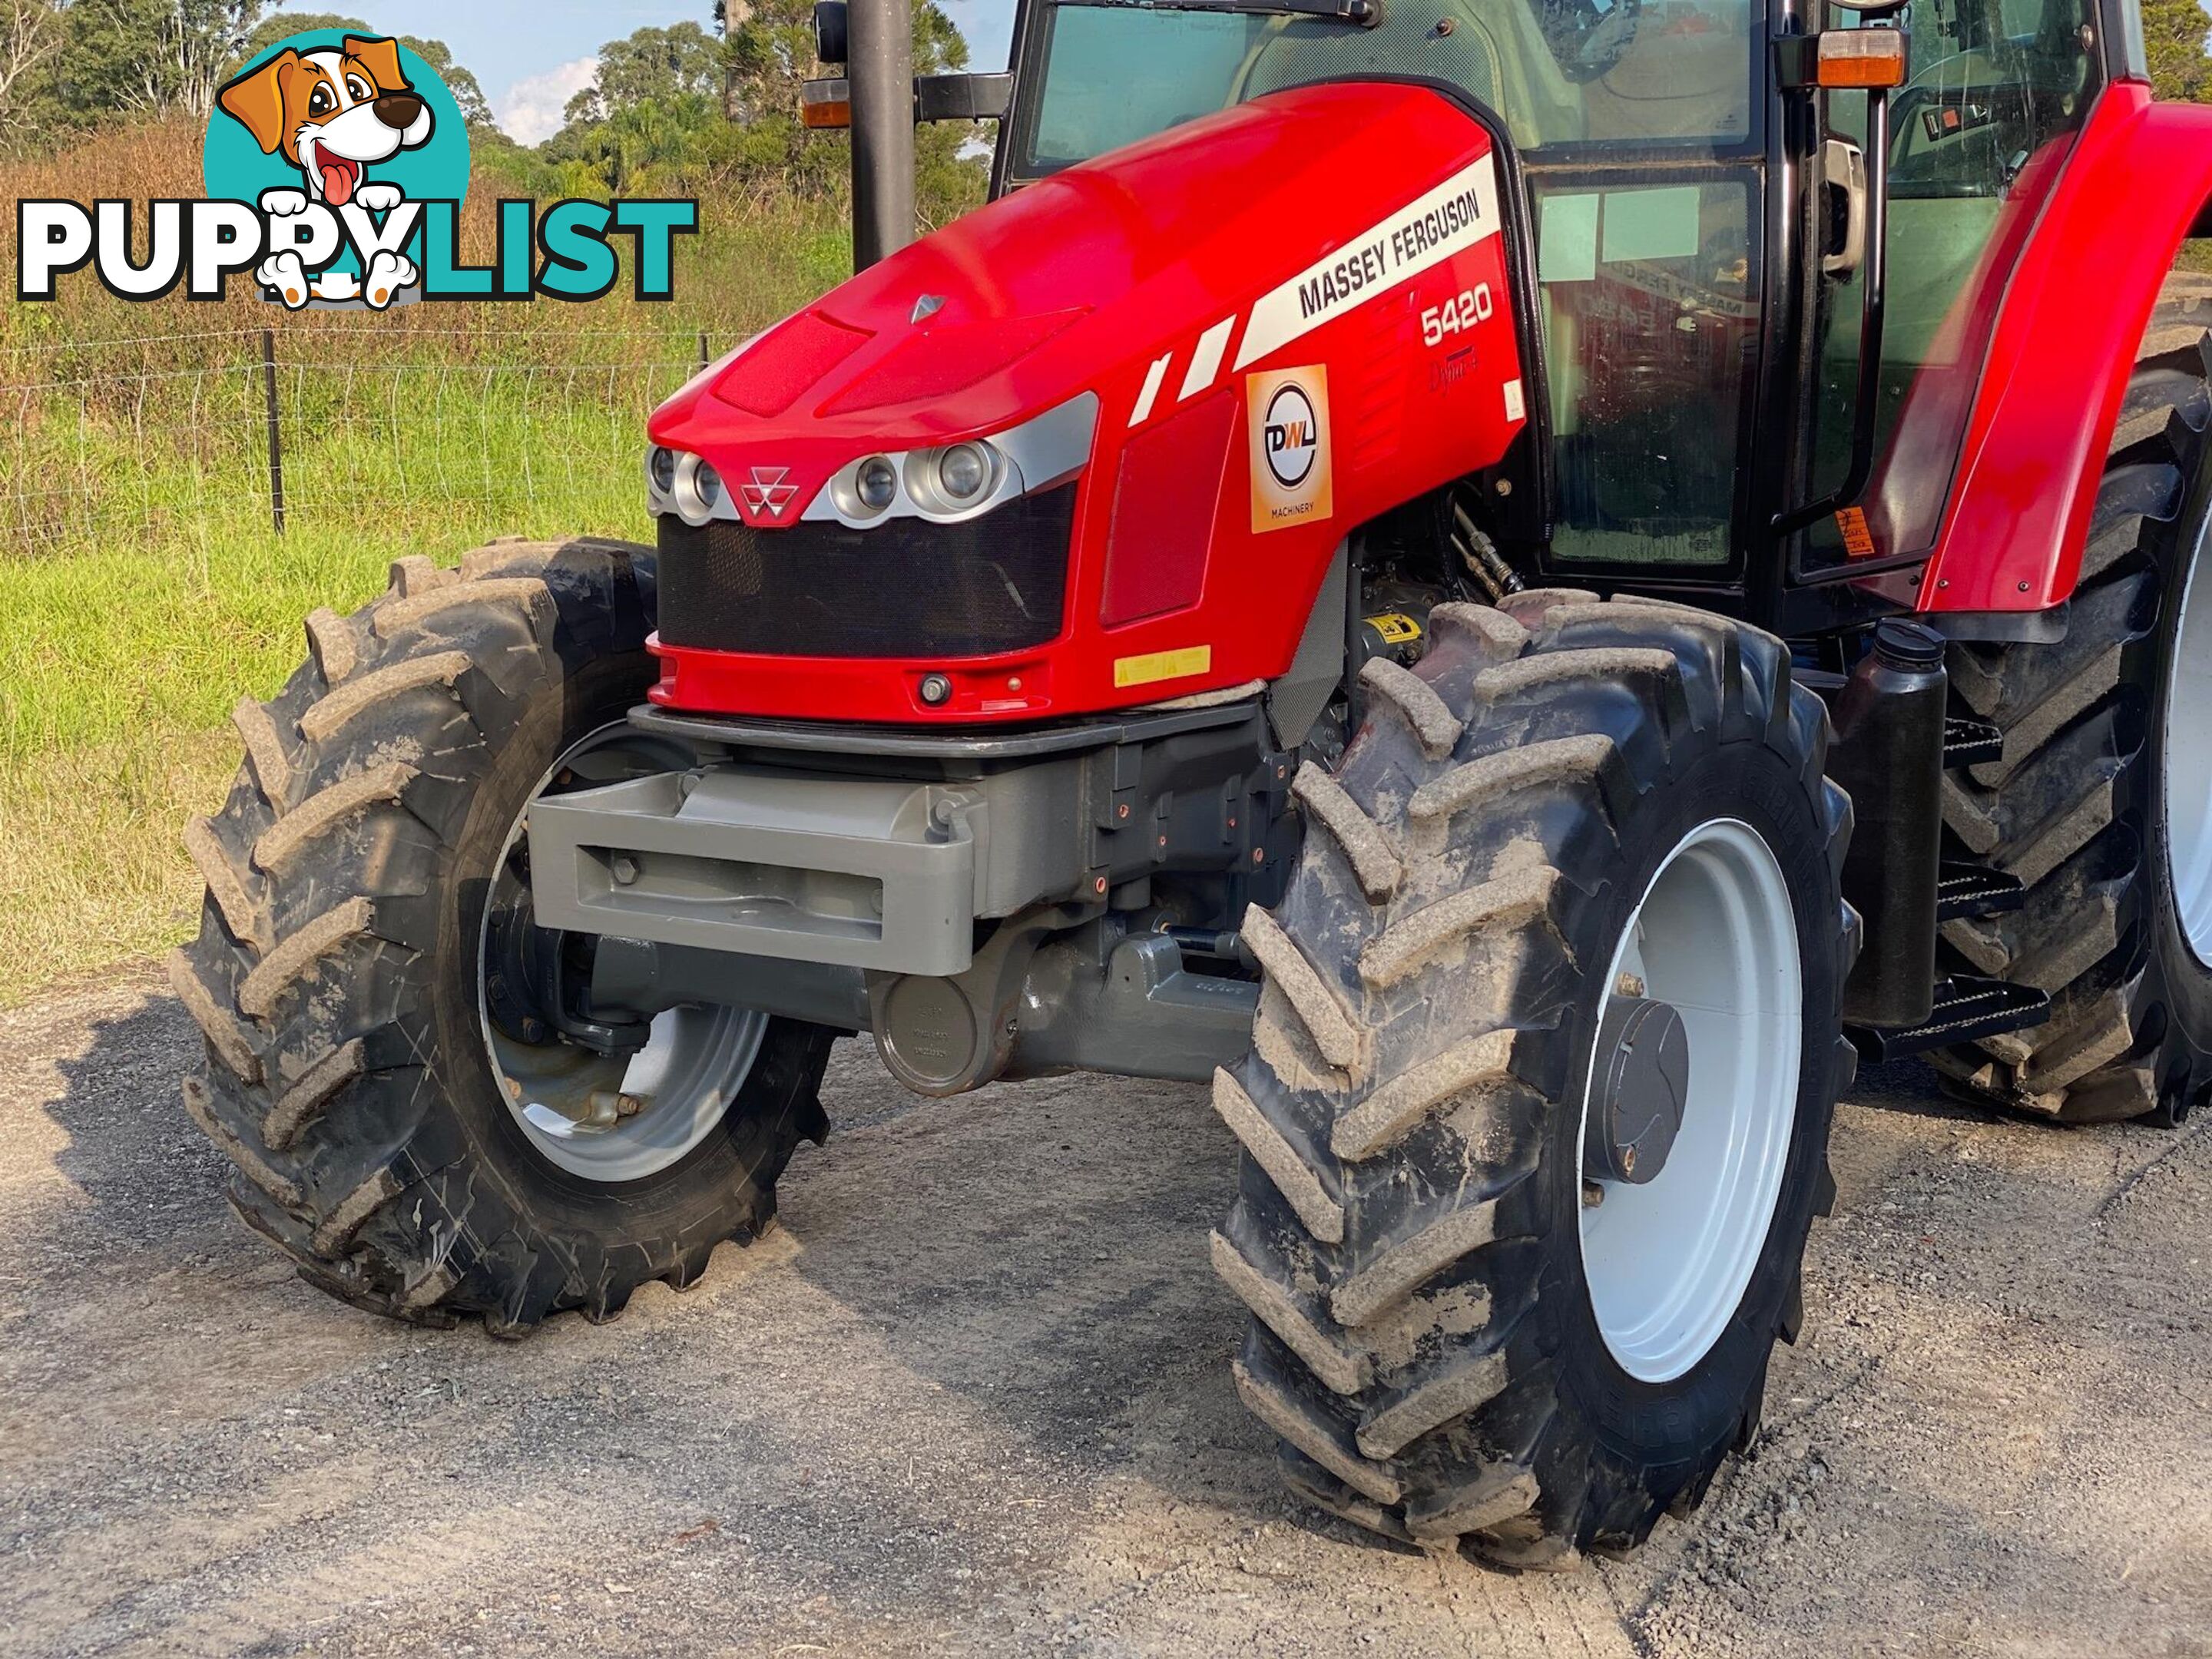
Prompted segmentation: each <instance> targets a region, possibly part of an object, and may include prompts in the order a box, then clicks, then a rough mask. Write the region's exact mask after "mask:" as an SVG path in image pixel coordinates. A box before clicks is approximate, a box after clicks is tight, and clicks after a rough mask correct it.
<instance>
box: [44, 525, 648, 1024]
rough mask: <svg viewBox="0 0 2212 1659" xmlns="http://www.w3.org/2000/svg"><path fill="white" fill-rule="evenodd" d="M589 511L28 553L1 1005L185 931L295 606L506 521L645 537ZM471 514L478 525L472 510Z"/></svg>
mask: <svg viewBox="0 0 2212 1659" xmlns="http://www.w3.org/2000/svg"><path fill="white" fill-rule="evenodd" d="M637 518H638V514H637V513H636V512H635V510H633V511H631V512H629V513H617V512H612V511H608V512H597V511H594V510H592V509H590V508H588V507H586V508H584V509H582V510H578V511H572V512H563V511H560V510H556V509H544V510H541V511H540V512H538V513H536V514H534V515H519V516H516V517H513V518H503V519H495V518H493V517H490V516H489V515H483V516H481V517H478V516H477V515H472V514H456V515H455V516H454V518H453V520H451V521H449V522H448V524H447V526H445V527H444V528H442V529H441V530H440V531H438V532H428V531H422V530H416V531H410V532H404V533H398V534H392V533H384V534H374V535H362V534H359V533H356V532H351V531H347V530H334V529H331V528H330V527H327V526H312V527H303V528H301V529H299V530H296V531H295V533H293V534H291V535H289V536H287V537H285V538H283V539H281V540H280V539H279V538H276V536H274V535H273V534H271V533H270V532H268V531H266V530H265V529H264V530H263V531H261V532H259V533H258V534H252V533H247V534H237V535H226V536H218V537H213V538H210V544H209V545H208V546H207V547H206V548H205V549H204V550H202V551H200V552H198V553H197V554H193V555H187V556H177V555H176V554H173V553H172V552H169V551H167V550H125V549H118V550H109V551H105V552H97V553H83V554H75V555H67V556H54V557H49V558H44V559H34V560H27V561H24V562H20V563H17V564H15V565H14V566H13V567H12V568H10V569H9V572H8V580H6V581H5V582H4V583H0V939H10V940H16V941H21V942H23V943H24V944H25V945H27V946H28V948H27V949H20V950H19V951H17V953H16V954H15V965H14V966H13V967H12V969H9V970H8V971H5V972H0V1005H5V1004H8V1003H11V1002H15V1001H20V1000H22V999H24V998H25V997H27V996H29V995H31V994H33V993H35V992H36V991H38V990H40V989H41V988H43V987H46V986H48V985H51V984H52V983H54V982H56V981H65V980H69V979H72V978H76V977H81V976H82V975H86V974H88V973H89V972H91V971H92V970H94V969H98V968H100V967H102V966H104V965H106V964H108V963H114V962H117V961H118V960H121V959H125V958H128V957H139V956H146V955H150V954H152V953H155V952H157V951H161V950H162V949H164V948H165V947H166V946H167V945H171V944H173V943H175V942H176V941H177V940H179V939H182V938H184V937H185V935H186V934H187V933H190V931H191V929H192V927H194V926H196V925H197V917H198V914H199V879H198V877H197V873H196V872H194V871H193V869H192V867H191V864H190V862H189V861H188V860H186V859H185V857H184V854H183V853H182V851H181V849H180V848H179V842H178V837H179V833H180V832H181V829H182V828H183V824H184V822H185V818H187V817H190V816H191V814H192V813H194V812H200V811H214V810H215V809H216V807H217V806H219V805H221V803H222V797H223V795H224V793H226V791H227V790H228V787H229V781H230V778H231V775H232V774H233V772H234V770H235V769H236V767H237V765H238V757H239V750H238V744H237V741H236V739H235V738H234V736H233V735H232V733H231V730H230V727H229V720H228V717H229V713H230V709H231V708H232V706H233V705H234V703H235V702H237V700H238V698H239V696H240V694H241V693H244V694H248V695H251V696H256V697H264V698H265V697H268V696H271V695H273V694H274V693H275V692H276V690H277V688H278V687H279V686H281V685H282V684H283V682H284V680H285V678H287V677H288V676H289V674H290V673H291V672H292V671H293V670H294V669H295V667H296V666H297V665H299V663H300V661H301V658H302V656H303V654H304V649H305V647H304V641H303V636H302V635H301V618H302V617H305V616H306V615H307V612H308V611H312V610H313V609H314V608H315V607H316V606H317V605H331V606H333V607H334V608H336V609H338V610H340V611H345V610H350V609H352V608H353V607H355V606H356V605H361V604H362V603H365V602H366V601H367V600H368V599H372V598H374V596H375V595H376V594H377V593H378V592H381V591H382V589H383V587H384V585H385V580H386V570H387V568H388V567H389V566H390V564H391V562H392V560H393V559H394V558H397V557H399V556H403V555H405V554H408V553H415V552H423V553H428V554H430V555H431V556H433V557H435V558H437V559H439V560H440V561H441V562H447V563H450V562H453V561H454V560H455V559H457V558H458V557H459V555H460V554H461V553H462V552H464V551H465V550H467V549H468V548H469V547H471V546H473V545H476V544H479V543H481V542H483V541H485V540H488V539H489V538H490V537H491V535H492V534H493V533H495V532H494V530H493V528H492V526H494V525H497V526H498V527H499V529H501V530H513V531H517V532H524V533H530V534H548V535H550V534H558V533H562V532H568V531H583V530H590V531H597V532H617V533H622V532H627V533H629V534H632V535H635V534H637V533H639V530H640V526H639V524H638V522H637ZM471 520H473V521H471Z"/></svg>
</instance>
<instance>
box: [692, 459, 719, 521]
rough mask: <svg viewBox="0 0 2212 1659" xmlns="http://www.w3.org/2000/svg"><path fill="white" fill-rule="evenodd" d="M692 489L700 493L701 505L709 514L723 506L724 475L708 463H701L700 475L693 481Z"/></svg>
mask: <svg viewBox="0 0 2212 1659" xmlns="http://www.w3.org/2000/svg"><path fill="white" fill-rule="evenodd" d="M691 487H692V488H693V489H696V490H697V491H698V492H699V501H700V504H701V505H702V507H705V508H706V509H707V510H708V512H709V513H712V512H713V511H714V509H715V507H718V506H720V504H721V500H722V475H721V474H720V473H719V472H717V471H714V468H713V467H711V466H709V465H707V463H706V462H704V461H702V462H700V463H699V473H698V476H697V477H696V478H694V479H693V480H692V486H691Z"/></svg>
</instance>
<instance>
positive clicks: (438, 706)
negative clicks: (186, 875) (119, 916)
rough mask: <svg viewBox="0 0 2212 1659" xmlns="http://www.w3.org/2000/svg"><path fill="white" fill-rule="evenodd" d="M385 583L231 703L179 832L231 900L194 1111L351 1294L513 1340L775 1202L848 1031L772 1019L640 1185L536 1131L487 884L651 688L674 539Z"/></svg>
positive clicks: (244, 1212)
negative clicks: (660, 553) (489, 937)
mask: <svg viewBox="0 0 2212 1659" xmlns="http://www.w3.org/2000/svg"><path fill="white" fill-rule="evenodd" d="M393 575H394V580H393V585H392V590H391V592H388V593H387V594H386V596H385V597H384V598H383V599H380V600H379V601H378V602H377V603H376V604H374V605H371V606H369V607H368V609H367V610H365V611H362V613H361V614H359V615H358V616H356V617H350V618H345V617H336V616H333V615H332V614H331V613H330V612H328V611H318V612H317V613H316V614H315V616H313V617H311V618H310V619H309V620H308V623H307V633H308V640H309V642H310V645H311V646H312V647H313V661H311V662H310V663H308V664H307V665H306V666H304V667H302V668H301V670H300V671H299V672H297V673H296V674H295V675H294V676H293V678H292V679H291V682H290V684H288V685H287V686H286V687H285V689H284V690H283V693H281V694H280V695H279V696H278V697H277V698H276V701H275V702H272V703H270V704H267V705H263V704H259V703H256V702H252V700H250V699H248V700H246V701H245V702H241V703H240V705H239V708H238V712H237V714H236V716H235V719H236V722H237V725H238V727H239V730H240V734H241V736H242V737H243V738H244V739H245V742H246V765H245V767H244V768H243V769H242V770H241V771H240V775H239V777H238V781H236V783H235V784H234V786H233V787H232V790H231V793H230V798H229V800H228V803H227V804H226V805H225V806H224V808H223V810H222V812H221V813H219V814H218V815H216V817H214V818H213V819H205V818H202V819H197V820H195V821H194V823H192V824H191V828H190V829H189V830H188V832H187V835H186V837H185V842H186V846H187V848H189V849H190V851H191V854H192V856H193V858H194V859H195V860H196V861H197V863H198V865H199V866H200V869H201V871H202V872H203V873H204V875H205V877H206V878H207V881H208V888H209V891H208V897H207V900H206V902H205V905H204V910H203V915H202V921H201V927H200V933H199V937H198V939H197V940H196V941H195V942H194V943H192V944H191V945H187V946H186V947H185V948H184V949H183V950H181V951H179V952H177V954H176V955H175V957H173V958H172V961H171V978H172V982H173V985H174V986H175V987H176V990H177V992H178V994H179V997H180V998H181V999H182V1000H183V1001H184V1003H185V1006H186V1007H187V1008H188V1009H189V1010H190V1011H191V1013H192V1015H193V1017H194V1018H195V1019H197V1021H198V1022H199V1024H200V1025H201V1027H202V1028H203V1030H204V1032H205V1034H206V1036H207V1048H208V1062H207V1066H206V1067H205V1069H204V1071H203V1072H201V1073H198V1074H197V1075H194V1076H192V1077H190V1078H188V1079H186V1080H185V1106H186V1108H187V1109H188V1110H189V1111H190V1112H191V1115H192V1117H193V1118H194V1119H195V1121H197V1122H198V1123H199V1125H200V1127H202V1128H203V1129H204V1130H205V1131H206V1132H207V1133H208V1134H209V1136H210V1138H211V1139H213V1140H214V1141H215V1143H216V1146H219V1147H220V1148H221V1149H222V1151H223V1152H226V1153H228V1155H229V1157H230V1158H231V1159H232V1161H233V1162H234V1164H237V1166H238V1173H237V1175H236V1176H234V1179H233V1181H232V1182H231V1200H232V1202H233V1204H234V1206H235V1207H236V1208H237V1210H238V1212H239V1213H240V1216H242V1217H243V1218H245V1220H246V1223H247V1224H248V1225H250V1226H252V1227H253V1228H254V1229H256V1230H257V1231H260V1232H262V1233H264V1234H265V1235H266V1236H267V1237H270V1239H272V1240H274V1241H275V1242H276V1244H277V1245H278V1246H279V1247H280V1248H281V1249H283V1250H284V1251H285V1252H286V1253H287V1254H288V1255H290V1256H291V1257H292V1258H293V1260H294V1261H296V1262H297V1263H298V1264H299V1267H300V1272H301V1275H302V1276H303V1277H305V1278H306V1279H308V1280H309V1281H310V1282H312V1283H313V1284H315V1285H319V1286H320V1287H322V1288H323V1289H325V1290H326V1291H330V1292H331V1294H333V1295H336V1296H338V1297H343V1299H345V1300H346V1301H348V1302H350V1303H353V1304H356V1305H357V1306H360V1307H363V1308H368V1309H371V1310H374V1311H376V1312H379V1313H383V1314H387V1315H391V1316H394V1317H398V1318H402V1319H407V1320H411V1321H415V1322H421V1323H432V1324H450V1323H452V1322H453V1321H454V1320H455V1319H456V1318H458V1317H459V1316H480V1317H481V1318H482V1319H483V1321H484V1323H485V1325H486V1327H487V1328H489V1329H490V1330H492V1331H494V1332H495V1333H497V1334H520V1332H522V1331H525V1330H526V1329H528V1328H530V1327H532V1326H533V1325H535V1324H536V1323H537V1322H538V1321H540V1320H542V1319H544V1317H546V1316H548V1315H550V1314H552V1313H555V1312H557V1311H560V1310H564V1309H576V1310H581V1311H582V1312H583V1313H585V1314H586V1316H589V1317H591V1318H593V1319H605V1318H610V1317H612V1316H614V1315H616V1314H617V1313H619V1312H620V1311H621V1310H622V1308H623V1304H625V1303H626V1302H628V1300H629V1297H630V1294H631V1292H632V1291H635V1289H636V1288H637V1286H638V1285H641V1284H643V1283H644V1282H646V1281H647V1280H648V1279H665V1280H666V1281H668V1282H669V1283H671V1284H672V1285H676V1286H678V1288H682V1287H684V1286H685V1285H690V1283H692V1282H693V1281H694V1280H696V1279H697V1278H698V1277H699V1275H700V1273H702V1272H703V1271H704V1270H705V1267H706V1265H707V1259H708V1255H709V1254H710V1253H711V1252H712V1251H713V1249H714V1246H715V1245H716V1244H718V1243H720V1242H722V1241H723V1240H724V1239H728V1238H738V1239H749V1238H750V1237H753V1236H754V1235H756V1234H757V1233H758V1232H759V1231H760V1230H761V1229H762V1228H763V1227H764V1226H766V1225H768V1223H769V1219H770V1218H772V1217H773V1215H774V1213H775V1181H776V1178H777V1176H779V1175H780V1174H781V1172H782V1170H783V1167H784V1164H785V1163H786V1162H787V1159H788V1158H790V1156H791V1152H792V1150H793V1146H794V1145H795V1143H796V1142H797V1140H798V1139H799V1138H800V1137H801V1136H802V1135H805V1136H811V1137H812V1138H814V1139H817V1140H818V1139H820V1138H821V1137H822V1135H823V1133H826V1131H827V1127H828V1126H827V1121H826V1120H825V1119H824V1117H823V1114H822V1109H821V1106H820V1104H819V1103H818V1101H817V1097H816V1088H817V1085H818V1084H819V1082H820V1079H821V1076H822V1070H823V1063H824V1061H825V1060H826V1057H827V1053H828V1048H829V1033H828V1032H826V1031H823V1030H819V1029H817V1028H815V1027H811V1026H805V1025H800V1024H793V1023H792V1022H789V1021H781V1020H779V1021H770V1022H769V1024H768V1029H767V1030H766V1033H765V1035H764V1036H763V1037H762V1038H761V1041H760V1046H759V1048H758V1050H757V1054H755V1055H754V1058H753V1060H752V1064H751V1066H750V1071H749V1072H748V1073H746V1074H745V1076H744V1079H743V1082H742V1085H741V1086H738V1087H736V1089H735V1091H734V1096H733V1097H732V1098H731V1099H730V1102H729V1104H728V1105H727V1107H726V1109H724V1110H723V1111H722V1113H721V1115H720V1117H719V1119H718V1120H715V1121H713V1123H712V1125H711V1127H708V1128H707V1129H706V1130H705V1131H704V1132H703V1133H702V1134H701V1135H700V1136H699V1137H698V1138H697V1139H696V1141H692V1142H686V1143H685V1145H686V1146H688V1150H685V1151H684V1152H683V1153H682V1155H681V1156H680V1157H678V1158H674V1159H673V1160H672V1161H665V1162H664V1163H663V1164H661V1166H660V1167H657V1168H653V1169H652V1170H650V1173H648V1174H647V1175H645V1176H643V1177H642V1178H639V1179H634V1180H623V1181H606V1180H593V1179H590V1178H587V1177H586V1176H584V1175H581V1174H580V1173H579V1172H578V1170H576V1169H574V1168H570V1167H564V1166H563V1164H562V1162H560V1161H558V1160H557V1159H556V1158H551V1157H548V1156H547V1155H546V1154H545V1152H544V1150H543V1147H542V1146H541V1145H540V1144H537V1143H534V1141H533V1137H532V1134H531V1133H529V1131H528V1128H527V1127H526V1121H525V1120H523V1119H522V1118H520V1116H519V1115H518V1112H517V1111H516V1110H513V1109H510V1105H509V1102H508V1100H507V1098H506V1097H505V1095H504V1094H503V1092H502V1090H501V1087H500V1083H499V1074H498V1073H495V1070H494V1067H493V1065H492V1062H491V1060H490V1058H489V1047H490V1045H489V1032H490V1030H491V1026H490V1025H489V1024H488V1022H487V1020H486V1018H485V1012H484V1011H485V1006H486V1005H485V1002H484V1000H483V994H482V987H483V983H484V981H485V975H484V973H483V968H482V963H483V960H484V958H483V957H482V955H481V954H480V945H481V941H482V939H483V925H482V924H483V913H484V908H485V904H486V896H487V894H488V893H489V892H490V891H492V890H493V889H494V886H495V877H496V876H497V875H498V873H499V872H500V871H501V868H502V867H503V860H507V858H509V857H510V856H511V855H512V853H513V848H512V845H511V843H510V840H509V832H510V830H511V829H512V828H513V826H514V825H515V824H516V823H518V822H519V820H520V817H521V815H522V812H523V811H524V809H525V807H526V805H527V803H528V801H529V800H530V799H532V796H533V794H534V793H536V792H537V791H538V788H539V787H541V785H542V784H543V783H544V781H545V780H546V778H547V776H548V775H549V773H550V771H551V770H552V769H553V768H554V767H555V765H556V761H558V760H560V759H561V757H564V756H566V755H567V754H568V753H569V751H570V749H571V746H572V745H573V744H575V743H576V742H577V740H578V739H579V738H581V737H583V736H585V734H587V733H591V732H598V731H600V730H601V729H602V728H605V727H608V726H611V725H613V724H615V723H617V722H620V721H621V720H622V718H623V714H624V713H625V711H627V710H628V709H629V708H631V707H633V706H635V704H636V703H637V702H639V701H640V700H641V698H642V696H643V695H644V692H645V689H646V687H647V685H648V684H651V682H652V679H653V660H652V658H651V657H650V656H649V655H648V654H647V652H646V649H645V644H646V639H647V635H648V633H649V632H650V631H651V629H652V626H653V561H652V556H651V554H650V553H649V552H647V551H646V550H642V549H633V548H631V547H629V546H628V545H626V544H619V543H611V542H592V541H576V542H569V543H566V544H502V545H497V546H494V547H491V548H488V549H485V550H483V551H482V552H481V553H477V554H472V555H471V556H469V558H468V559H467V560H466V561H465V562H464V563H463V565H462V568H461V570H460V571H459V573H455V572H453V571H448V570H441V569H438V568H435V567H434V566H432V565H431V563H430V562H429V561H428V560H425V559H410V560H406V561H403V562H401V563H400V564H399V565H398V566H396V567H395V568H394V572H393ZM533 1040H534V1039H533ZM549 1046H550V1048H556V1049H557V1048H560V1047H561V1045H560V1044H559V1043H558V1041H557V1039H556V1040H554V1041H553V1042H551V1043H550V1045H549ZM574 1052H575V1053H581V1051H574ZM571 1162H572V1163H573V1162H574V1160H571Z"/></svg>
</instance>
